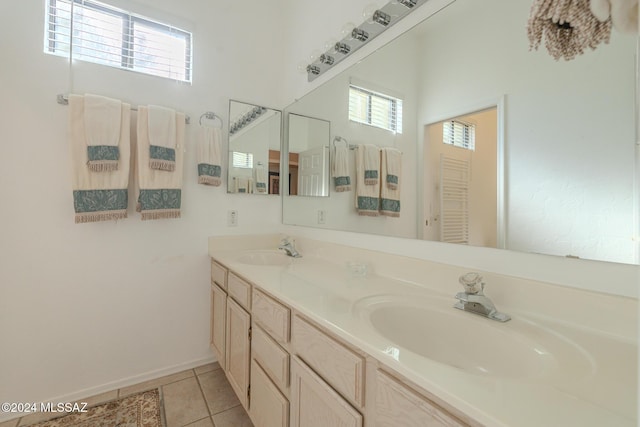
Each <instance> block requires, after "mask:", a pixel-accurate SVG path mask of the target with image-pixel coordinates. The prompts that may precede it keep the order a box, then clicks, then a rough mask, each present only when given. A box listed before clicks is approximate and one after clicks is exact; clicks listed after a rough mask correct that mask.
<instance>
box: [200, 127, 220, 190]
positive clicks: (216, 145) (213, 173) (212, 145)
mask: <svg viewBox="0 0 640 427" xmlns="http://www.w3.org/2000/svg"><path fill="white" fill-rule="evenodd" d="M221 140H222V132H221V130H220V128H213V127H209V126H201V127H200V132H199V137H198V184H204V185H214V186H216V187H217V186H219V185H220V184H221V183H222V178H221V175H222V156H221V154H220V153H221V151H220V141H221Z"/></svg>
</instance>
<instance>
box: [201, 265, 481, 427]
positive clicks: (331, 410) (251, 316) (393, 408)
mask: <svg viewBox="0 0 640 427" xmlns="http://www.w3.org/2000/svg"><path fill="white" fill-rule="evenodd" d="M211 268H212V271H211V347H212V348H213V350H214V351H215V353H216V355H217V356H218V360H219V361H220V365H221V366H222V367H223V368H224V370H225V373H226V375H227V379H228V380H229V383H230V384H231V386H232V388H233V390H234V391H235V393H236V394H237V396H238V398H239V400H240V402H241V403H242V405H243V406H244V408H245V409H247V411H248V413H249V416H250V417H251V420H252V421H253V424H254V426H255V427H363V426H366V427H458V426H479V425H480V424H478V423H477V422H475V421H474V420H472V419H470V418H468V417H466V416H465V415H464V414H460V413H458V411H456V410H454V409H453V408H451V407H449V406H448V405H446V404H444V403H443V402H441V401H440V400H439V399H438V398H437V397H436V396H433V395H430V394H429V393H427V392H426V391H424V390H422V391H421V389H420V388H419V387H415V386H414V385H411V384H410V381H408V380H407V379H403V378H402V377H401V376H399V375H397V374H394V373H393V372H392V371H391V370H389V369H388V368H387V367H386V366H385V365H384V364H382V363H380V362H379V361H377V360H376V359H375V358H373V357H371V356H370V355H367V353H365V352H364V351H362V350H361V349H358V348H356V347H354V346H353V345H352V344H350V343H349V342H346V341H345V340H343V339H340V338H339V337H337V336H336V335H335V334H333V333H332V332H331V331H330V330H329V329H326V328H323V327H320V326H319V325H318V324H317V323H316V322H314V321H312V320H310V319H309V318H308V317H307V316H306V315H305V314H304V313H300V312H298V311H297V310H295V309H293V308H292V307H289V306H288V305H287V304H283V303H282V302H281V301H279V300H278V299H277V297H276V296H273V295H272V294H269V293H267V292H265V291H264V290H263V289H262V288H260V287H259V286H256V285H253V284H250V283H249V282H247V281H245V280H244V279H243V278H242V277H240V276H239V275H237V274H235V273H234V272H231V271H227V269H226V268H224V267H223V266H222V264H219V263H217V262H215V261H212V264H211ZM365 379H366V381H365Z"/></svg>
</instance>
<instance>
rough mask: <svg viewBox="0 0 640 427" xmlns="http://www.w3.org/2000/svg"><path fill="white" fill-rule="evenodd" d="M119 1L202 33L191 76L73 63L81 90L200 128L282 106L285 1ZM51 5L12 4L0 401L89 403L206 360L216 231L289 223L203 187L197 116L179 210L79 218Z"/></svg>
mask: <svg viewBox="0 0 640 427" xmlns="http://www.w3.org/2000/svg"><path fill="white" fill-rule="evenodd" d="M120 3H121V6H123V7H125V8H126V9H129V10H131V11H132V12H136V13H140V14H143V15H147V16H151V17H157V18H158V19H160V20H166V19H172V20H173V19H175V21H176V22H178V25H181V26H185V27H186V29H188V30H191V31H192V32H193V36H194V71H193V81H194V83H193V85H191V86H189V85H184V84H178V83H174V82H171V81H168V80H165V79H161V78H156V77H149V76H144V75H140V74H137V73H133V72H126V71H121V70H116V69H110V68H105V67H102V66H96V65H93V64H86V63H81V62H77V63H74V65H73V82H74V87H73V92H75V93H84V92H91V93H98V94H103V95H106V96H111V97H115V98H120V99H123V100H126V101H130V102H132V103H133V104H150V103H153V104H160V105H167V106H170V107H174V108H176V109H178V110H181V111H185V112H186V113H187V114H189V115H190V116H191V118H192V123H197V121H198V118H199V116H200V114H202V113H203V112H205V111H207V110H212V111H214V112H216V114H219V115H221V116H222V117H223V119H224V120H225V130H226V129H227V123H226V120H227V114H228V100H229V99H230V98H233V99H246V100H249V101H251V102H253V103H255V104H260V105H267V106H276V105H281V104H282V103H283V101H282V88H283V79H282V76H281V69H280V67H281V65H280V64H281V62H282V59H281V56H282V50H281V49H274V48H273V46H279V45H282V43H283V39H282V30H281V28H282V23H283V18H282V16H281V13H280V8H279V5H280V4H279V2H264V1H261V0H249V1H248V2H227V1H221V0H218V1H209V0H189V1H187V2H175V1H171V0H139V1H136V2H129V1H124V0H123V1H121V2H120ZM248 11H250V12H249V13H248ZM43 13H44V2H43V1H41V0H28V1H18V2H8V1H3V2H0V53H1V54H2V56H3V58H4V60H3V66H2V67H1V68H0V78H1V80H0V84H1V85H2V92H1V93H2V96H1V97H0V112H1V114H0V141H2V142H3V144H2V148H0V150H1V151H0V153H1V155H0V158H2V159H3V160H2V162H1V163H2V166H0V197H1V200H2V202H1V203H2V204H1V206H2V208H1V209H0V242H1V244H0V330H2V337H0V401H2V402H4V401H13V402H27V401H36V402H37V401H43V400H54V401H65V400H66V399H64V397H67V398H68V397H70V396H75V397H83V396H84V397H86V396H87V395H89V394H92V393H94V392H98V391H101V390H104V389H112V388H114V387H117V386H119V385H123V384H127V383H132V382H138V381H139V380H141V379H145V378H146V377H149V376H156V375H159V374H161V373H163V372H171V371H175V370H179V369H183V368H186V367H189V366H191V365H193V364H196V363H201V362H203V361H205V360H210V359H211V358H212V357H213V355H212V352H211V351H210V350H209V347H208V342H209V327H208V322H209V303H208V301H209V260H208V258H207V237H208V236H210V235H219V234H232V233H240V232H246V233H250V232H258V231H264V230H265V229H267V230H272V229H277V228H278V227H279V224H280V199H279V198H278V197H258V196H244V195H227V194H226V185H225V184H224V183H223V185H222V186H220V187H217V188H216V187H208V186H203V185H197V184H196V182H197V172H196V163H195V162H196V158H195V150H194V148H193V142H194V140H193V134H194V131H195V130H196V127H197V124H192V125H190V126H187V153H186V158H185V175H184V186H183V198H182V207H183V208H182V218H181V219H178V220H160V221H145V222H142V221H141V220H140V216H139V215H138V214H136V213H135V212H133V210H132V209H131V208H130V210H129V218H128V219H125V220H122V221H118V222H105V223H93V224H78V225H76V224H74V220H73V218H74V210H73V200H72V193H71V180H70V164H69V155H68V142H67V114H68V107H64V106H61V105H58V104H57V103H56V94H58V93H67V92H68V91H69V77H70V76H69V66H68V63H67V62H66V61H65V60H64V59H62V58H59V57H56V56H51V55H48V54H44V53H43V52H42V50H43V28H44V24H43ZM239 26H242V27H243V28H250V29H252V30H251V31H249V32H244V31H237V29H238V27H239ZM257 34H259V35H260V37H256V35H257ZM230 35H233V36H230ZM256 64H260V67H259V69H260V72H256ZM225 135H226V132H225ZM223 148H224V150H225V151H226V143H225V144H224V147H223ZM223 176H224V177H226V167H225V168H224V169H223ZM133 197H134V196H133V194H131V195H130V205H132V202H133V200H132V199H133ZM228 209H236V210H238V218H239V226H238V227H236V228H228V227H227V226H226V215H227V210H228ZM9 416H11V414H2V415H0V419H1V418H7V417H9Z"/></svg>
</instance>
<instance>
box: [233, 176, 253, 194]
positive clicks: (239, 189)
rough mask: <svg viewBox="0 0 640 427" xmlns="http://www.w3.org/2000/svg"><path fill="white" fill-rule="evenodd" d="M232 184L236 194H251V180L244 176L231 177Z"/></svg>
mask: <svg viewBox="0 0 640 427" xmlns="http://www.w3.org/2000/svg"><path fill="white" fill-rule="evenodd" d="M233 183H234V191H235V192H236V193H243V194H245V193H247V194H248V193H251V180H250V179H249V178H247V177H246V176H236V177H233Z"/></svg>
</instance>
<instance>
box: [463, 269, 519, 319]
mask: <svg viewBox="0 0 640 427" xmlns="http://www.w3.org/2000/svg"><path fill="white" fill-rule="evenodd" d="M458 281H459V282H460V284H461V285H462V286H463V287H464V292H458V293H457V294H456V299H457V300H458V302H457V303H455V305H454V307H455V308H458V309H460V310H464V311H468V312H470V313H474V314H479V315H481V316H484V317H488V318H489V319H492V320H497V321H499V322H506V321H508V320H510V319H511V316H509V315H508V314H504V313H500V312H498V310H497V309H496V306H495V305H493V302H492V301H491V300H490V299H489V298H487V297H486V296H485V294H484V292H483V291H484V282H483V281H482V276H480V275H479V274H478V273H467V274H463V275H462V276H460V278H459V279H458Z"/></svg>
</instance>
